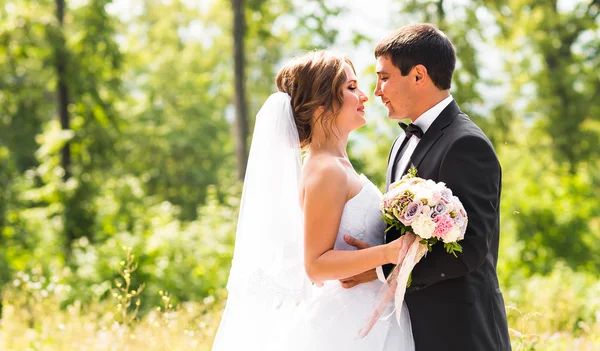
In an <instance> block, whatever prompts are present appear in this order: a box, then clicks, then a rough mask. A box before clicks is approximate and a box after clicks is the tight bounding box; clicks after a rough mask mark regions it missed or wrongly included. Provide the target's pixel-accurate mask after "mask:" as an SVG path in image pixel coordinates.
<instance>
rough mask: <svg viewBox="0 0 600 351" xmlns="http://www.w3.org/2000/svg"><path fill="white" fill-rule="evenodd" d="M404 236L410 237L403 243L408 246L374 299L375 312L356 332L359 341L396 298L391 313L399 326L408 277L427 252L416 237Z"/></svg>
mask: <svg viewBox="0 0 600 351" xmlns="http://www.w3.org/2000/svg"><path fill="white" fill-rule="evenodd" d="M406 235H407V236H410V238H409V239H408V240H406V241H405V243H406V242H408V243H410V244H408V245H406V244H405V245H403V246H402V248H401V249H400V253H399V254H398V264H397V265H396V267H394V269H393V270H392V273H390V275H389V276H388V278H387V280H386V283H385V284H383V286H382V287H381V289H379V292H378V293H377V297H376V298H375V311H374V312H373V314H372V315H371V317H370V318H369V320H368V322H367V324H366V325H365V326H364V327H362V328H361V329H360V330H359V332H358V335H359V337H360V338H361V339H362V338H364V337H365V336H367V335H368V334H369V332H370V331H371V329H372V328H373V326H374V325H375V323H377V321H378V320H379V318H380V317H381V315H382V314H383V312H384V311H385V310H386V308H387V307H388V305H389V303H390V302H391V301H392V299H393V298H394V297H395V298H396V299H395V301H394V310H393V311H392V312H391V313H392V314H393V313H394V312H396V321H397V322H398V324H400V316H401V314H402V302H404V294H405V293H406V284H407V283H408V277H409V276H410V272H412V270H413V268H414V267H415V265H416V264H417V263H419V261H420V260H421V258H423V256H424V255H425V253H426V252H427V245H426V244H421V243H420V240H421V239H420V238H419V237H418V236H417V235H415V234H413V233H407V234H406ZM390 315H391V314H390Z"/></svg>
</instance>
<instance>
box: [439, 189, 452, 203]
mask: <svg viewBox="0 0 600 351" xmlns="http://www.w3.org/2000/svg"><path fill="white" fill-rule="evenodd" d="M440 195H441V197H442V198H441V200H442V201H444V202H445V203H447V204H449V203H450V202H452V197H453V196H452V190H450V189H448V188H443V189H442V190H440Z"/></svg>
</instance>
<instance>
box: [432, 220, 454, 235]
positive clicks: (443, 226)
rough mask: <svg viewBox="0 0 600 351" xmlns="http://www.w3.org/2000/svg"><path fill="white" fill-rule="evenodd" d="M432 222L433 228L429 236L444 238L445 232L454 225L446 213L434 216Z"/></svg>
mask: <svg viewBox="0 0 600 351" xmlns="http://www.w3.org/2000/svg"><path fill="white" fill-rule="evenodd" d="M433 222H434V223H435V230H434V231H433V234H432V235H431V236H434V237H436V238H438V239H444V237H445V236H446V234H447V233H448V232H449V231H450V230H451V229H452V226H453V225H454V220H453V219H452V218H451V217H450V215H448V214H445V215H442V216H437V217H435V218H434V219H433Z"/></svg>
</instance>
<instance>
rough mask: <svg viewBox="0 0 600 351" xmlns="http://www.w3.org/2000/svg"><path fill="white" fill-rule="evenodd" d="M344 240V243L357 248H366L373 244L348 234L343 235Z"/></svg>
mask: <svg viewBox="0 0 600 351" xmlns="http://www.w3.org/2000/svg"><path fill="white" fill-rule="evenodd" d="M344 241H345V242H346V244H348V245H351V246H354V247H355V248H357V249H358V250H362V249H368V248H369V247H371V246H373V245H371V244H369V243H368V242H366V241H362V240H358V239H356V238H355V237H352V236H350V235H348V234H346V235H344Z"/></svg>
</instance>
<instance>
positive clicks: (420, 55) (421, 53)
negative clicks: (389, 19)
mask: <svg viewBox="0 0 600 351" xmlns="http://www.w3.org/2000/svg"><path fill="white" fill-rule="evenodd" d="M382 56H383V57H387V58H388V59H389V60H390V61H392V64H393V65H394V66H396V68H398V69H399V70H400V73H401V74H402V75H403V76H406V75H408V73H409V72H410V70H411V69H413V67H415V66H416V65H419V64H420V65H423V66H425V68H427V74H428V75H429V76H430V77H431V80H432V81H433V84H435V86H436V87H437V88H438V89H440V90H448V89H450V85H451V82H452V74H453V73H454V66H455V65H456V53H455V52H454V47H453V46H452V43H451V42H450V39H448V37H447V36H446V35H445V34H444V33H443V32H442V31H440V30H439V29H437V28H436V27H435V26H434V25H432V24H429V23H419V24H411V25H408V26H405V27H402V28H399V29H397V30H396V31H395V32H393V33H392V34H390V35H389V36H388V37H386V38H385V39H383V40H382V41H380V42H379V44H378V45H377V47H376V48H375V58H379V57H382Z"/></svg>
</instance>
